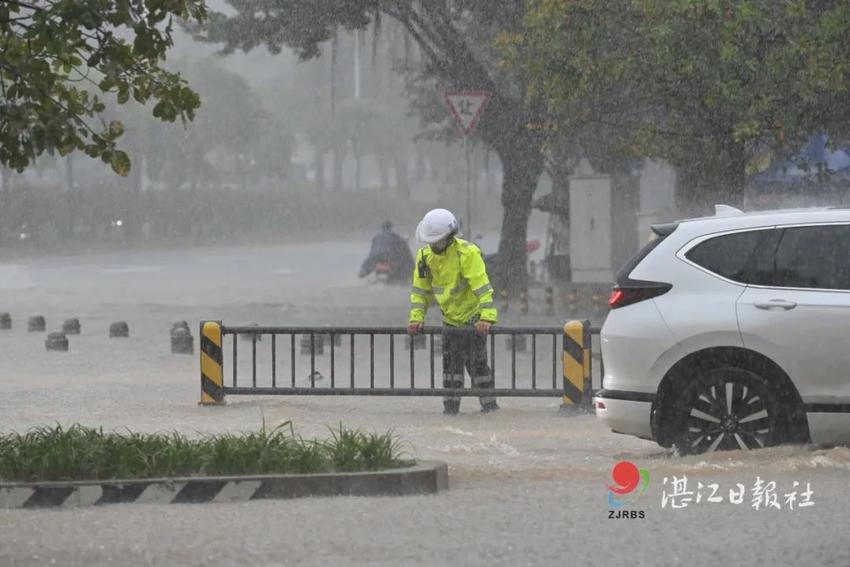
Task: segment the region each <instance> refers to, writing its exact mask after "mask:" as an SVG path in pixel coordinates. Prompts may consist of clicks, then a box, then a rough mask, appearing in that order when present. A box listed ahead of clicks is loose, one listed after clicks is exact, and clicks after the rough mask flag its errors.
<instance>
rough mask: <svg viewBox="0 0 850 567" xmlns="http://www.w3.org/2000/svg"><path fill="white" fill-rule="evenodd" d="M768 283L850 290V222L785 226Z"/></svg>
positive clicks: (781, 285)
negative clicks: (772, 273) (773, 269)
mask: <svg viewBox="0 0 850 567" xmlns="http://www.w3.org/2000/svg"><path fill="white" fill-rule="evenodd" d="M774 266H775V272H774V277H773V281H772V282H771V283H770V284H767V285H771V286H776V287H801V288H809V289H842V290H845V289H846V290H850V225H831V226H804V227H797V228H787V229H785V230H784V231H783V234H782V240H781V241H780V242H779V246H778V248H777V249H776V256H775V258H774Z"/></svg>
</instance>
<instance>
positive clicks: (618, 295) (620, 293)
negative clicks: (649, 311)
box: [608, 282, 673, 309]
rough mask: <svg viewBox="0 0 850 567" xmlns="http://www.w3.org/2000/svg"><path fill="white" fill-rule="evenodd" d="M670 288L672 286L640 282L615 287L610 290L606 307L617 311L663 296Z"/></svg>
mask: <svg viewBox="0 0 850 567" xmlns="http://www.w3.org/2000/svg"><path fill="white" fill-rule="evenodd" d="M672 288H673V286H672V285H670V284H668V283H660V282H640V284H639V285H634V286H617V287H615V288H614V289H613V290H611V297H610V298H609V299H608V305H609V306H610V307H611V309H619V308H620V307H625V306H626V305H632V304H633V303H638V302H640V301H645V300H647V299H652V298H653V297H658V296H659V295H664V294H665V293H667V292H668V291H670V290H671V289H672Z"/></svg>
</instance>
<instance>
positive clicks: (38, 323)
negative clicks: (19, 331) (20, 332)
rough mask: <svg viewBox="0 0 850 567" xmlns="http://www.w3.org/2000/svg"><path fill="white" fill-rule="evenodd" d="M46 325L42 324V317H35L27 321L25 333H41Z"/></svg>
mask: <svg viewBox="0 0 850 567" xmlns="http://www.w3.org/2000/svg"><path fill="white" fill-rule="evenodd" d="M46 326H47V324H46V323H45V322H44V317H42V316H41V315H35V316H33V317H30V318H29V320H28V321H27V331H29V332H30V333H35V332H43V331H44V329H45V327H46Z"/></svg>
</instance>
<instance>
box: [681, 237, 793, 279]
mask: <svg viewBox="0 0 850 567" xmlns="http://www.w3.org/2000/svg"><path fill="white" fill-rule="evenodd" d="M780 234H781V231H779V230H775V229H768V230H764V229H761V230H750V231H747V232H736V233H734V234H726V235H723V236H718V237H715V238H712V239H710V240H706V241H705V242H701V243H700V244H697V245H696V246H694V247H693V248H692V249H691V250H689V251H688V252H687V254H685V257H686V258H687V259H688V260H690V261H691V262H693V263H695V264H697V265H699V266H702V267H703V268H705V269H706V270H708V271H710V272H712V273H715V274H717V275H720V276H723V277H724V278H727V279H730V280H733V281H736V282H741V283H754V284H755V283H758V284H763V283H765V281H764V280H766V279H768V278H769V277H770V276H771V273H772V271H773V269H772V266H771V259H772V258H773V252H774V250H776V244H777V242H778V240H779V237H780Z"/></svg>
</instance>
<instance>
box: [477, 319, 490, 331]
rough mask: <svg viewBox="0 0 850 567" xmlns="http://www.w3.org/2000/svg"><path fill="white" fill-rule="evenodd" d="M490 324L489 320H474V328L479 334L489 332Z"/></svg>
mask: <svg viewBox="0 0 850 567" xmlns="http://www.w3.org/2000/svg"><path fill="white" fill-rule="evenodd" d="M492 326H493V323H491V322H490V321H481V320H479V321H476V322H475V330H476V331H477V332H478V334H479V335H486V334H487V333H489V332H490V327H492Z"/></svg>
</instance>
